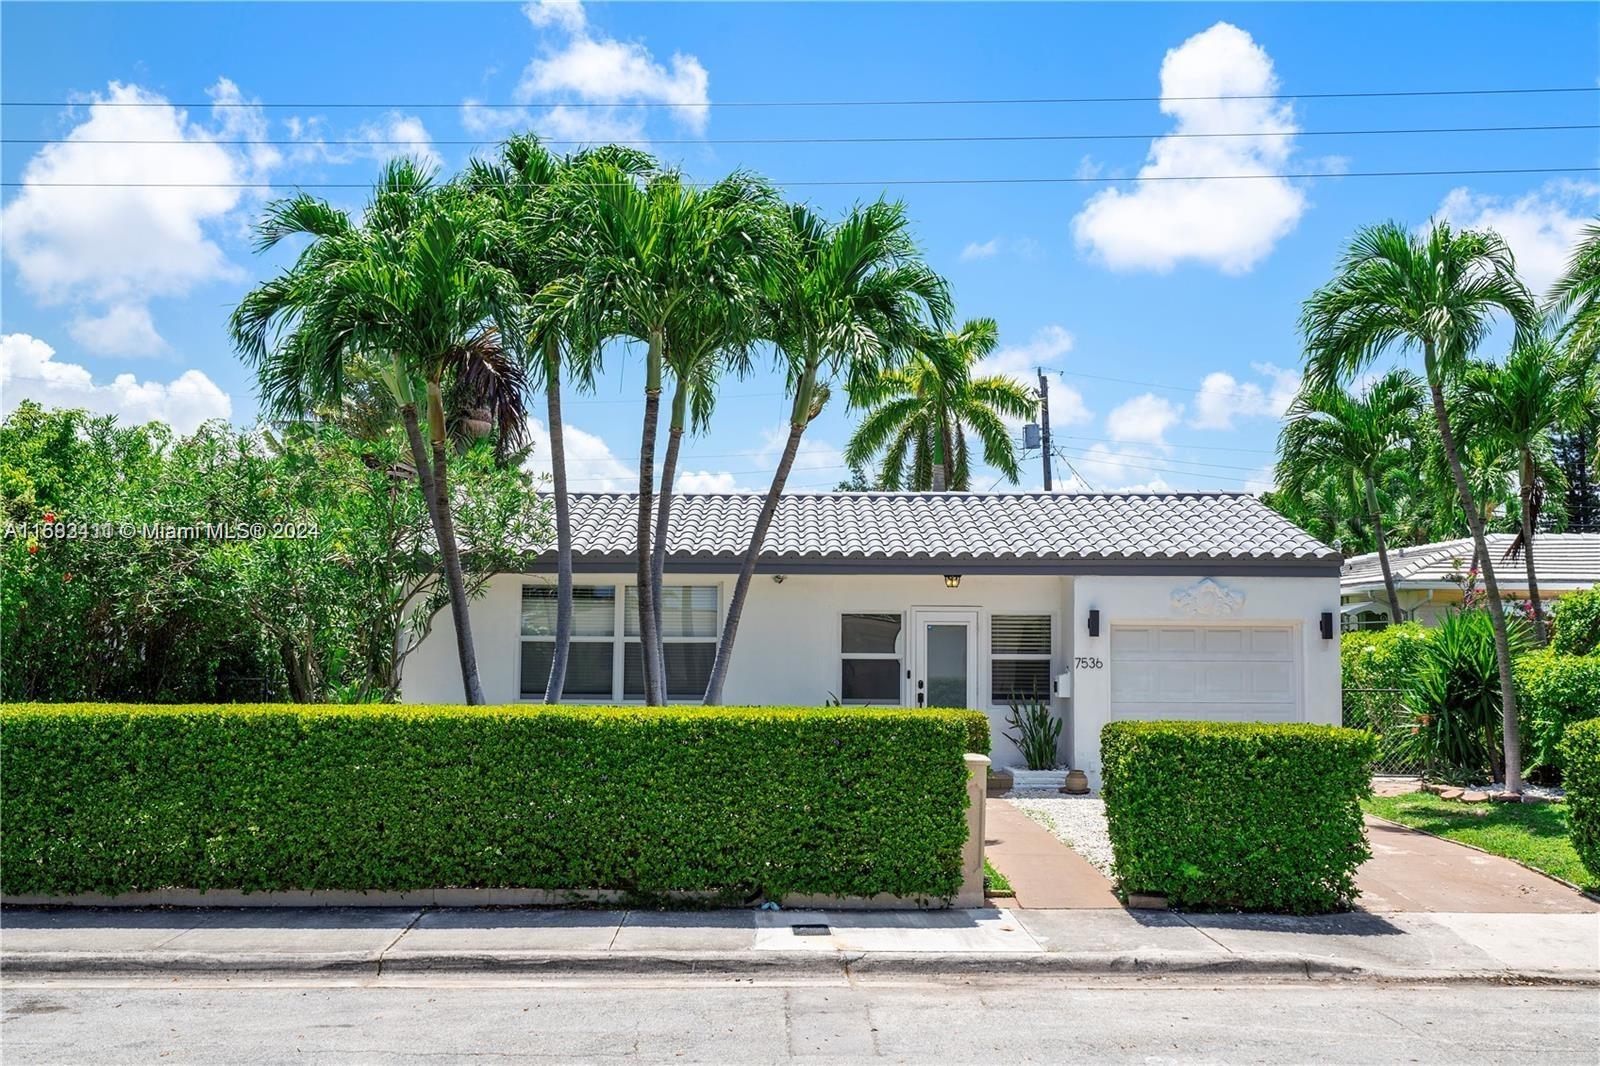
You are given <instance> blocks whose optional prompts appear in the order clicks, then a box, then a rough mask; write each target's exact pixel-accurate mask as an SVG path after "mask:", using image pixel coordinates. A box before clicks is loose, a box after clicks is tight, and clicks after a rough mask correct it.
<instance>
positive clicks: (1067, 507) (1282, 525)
mask: <svg viewBox="0 0 1600 1066" xmlns="http://www.w3.org/2000/svg"><path fill="white" fill-rule="evenodd" d="M635 501H636V497H634V496H632V495H629V494H579V495H575V496H574V497H573V502H572V521H573V528H574V556H575V569H576V573H577V579H576V591H575V601H576V610H575V617H576V622H575V627H574V636H573V646H572V651H571V665H570V668H569V673H568V677H567V688H566V698H567V699H568V700H572V701H592V702H604V703H622V702H628V701H632V700H638V699H640V698H641V697H642V694H643V685H642V679H641V671H640V668H639V661H640V659H639V648H638V643H637V639H638V638H637V632H638V630H637V621H636V618H635V612H636V608H635V606H634V604H635V600H634V596H635V592H634V589H633V585H634V576H633V563H632V553H633V539H634V528H635V526H634V523H635V520H636V517H635V515H636V512H635V506H636V503H635ZM760 506H761V497H760V496H759V495H756V494H707V495H688V496H684V497H682V498H680V499H678V500H677V502H676V504H675V506H674V510H673V515H672V529H671V532H670V535H669V538H668V556H667V564H666V574H667V577H666V582H665V584H666V590H665V596H664V601H665V603H664V611H663V616H664V630H665V642H666V665H667V671H668V675H669V688H670V689H671V692H672V698H673V699H674V700H681V701H683V702H692V701H694V700H697V699H698V698H699V697H700V695H701V694H702V691H703V689H704V685H705V681H706V678H707V676H708V675H709V672H710V669H711V662H712V659H713V657H714V655H715V648H716V641H717V637H718V634H719V632H720V629H721V624H722V620H723V617H724V613H725V612H726V610H727V605H728V598H729V596H730V594H731V592H732V588H733V584H734V579H735V575H736V572H737V569H738V566H739V563H740V561H741V558H742V553H743V551H744V548H745V545H746V543H747V538H748V536H749V532H750V530H751V529H752V528H753V526H754V524H755V519H756V514H757V512H758V510H759V508H760ZM1339 566H1340V557H1339V554H1338V553H1337V552H1336V551H1335V550H1333V549H1332V548H1330V547H1328V546H1326V545H1324V544H1321V543H1319V542H1317V541H1316V540H1314V539H1313V538H1312V537H1310V536H1309V535H1308V534H1306V533H1305V532H1304V531H1302V530H1300V529H1299V528H1297V527H1296V526H1294V525H1293V524H1292V523H1290V522H1289V521H1288V520H1286V519H1284V518H1283V517H1281V516H1280V515H1278V514H1276V513H1275V512H1273V511H1271V510H1270V509H1268V508H1267V507H1266V506H1265V505H1263V504H1262V503H1261V502H1260V501H1259V500H1257V499H1256V498H1254V497H1253V496H1249V495H1244V494H1233V493H1095V494H1065V493H1057V494H1041V493H1005V494H1000V493H954V492H953V493H937V494H935V493H887V492H862V493H814V494H794V495H788V496H785V497H783V500H782V503H781V505H780V507H779V509H778V513H777V517H776V520H775V522H774V524H773V527H772V529H771V531H770V533H769V535H768V537H767V543H766V546H765V549H764V551H763V552H762V554H761V559H760V567H759V570H758V571H757V576H756V579H755V582H754V584H753V585H752V587H751V591H750V595H749V598H748V602H747V604H746V607H745V611H744V616H743V620H742V623H741V625H740V628H739V634H738V642H737V644H736V646H735V652H734V657H733V660H732V665H731V669H730V672H729V676H728V681H727V686H726V690H725V693H724V696H725V702H726V703H727V704H729V705H739V704H800V705H818V704H822V703H824V702H825V701H828V700H830V699H838V700H841V701H842V702H844V703H846V704H876V705H894V706H906V707H918V706H966V707H973V708H978V709H980V710H982V711H984V712H985V713H986V714H987V715H988V716H989V719H990V723H991V728H992V730H993V735H994V762H995V765H997V766H1008V765H1016V764H1018V763H1020V759H1018V758H1017V754H1016V750H1015V748H1014V747H1013V746H1012V745H1011V744H1010V742H1009V741H1007V740H1006V739H1005V737H1004V736H1003V735H1002V734H1003V730H1004V720H1005V717H1006V715H1007V713H1008V712H1009V709H1010V706H1011V704H1013V703H1014V702H1017V701H1019V700H1026V699H1027V698H1029V697H1030V696H1033V695H1038V696H1039V697H1041V698H1044V699H1047V700H1049V701H1050V706H1051V707H1052V708H1053V710H1054V711H1055V712H1056V713H1057V714H1059V715H1062V716H1064V718H1065V721H1066V727H1065V728H1064V730H1063V737H1062V751H1061V759H1062V763H1063V765H1071V766H1075V767H1078V768H1081V769H1083V770H1085V771H1087V772H1088V774H1089V775H1090V778H1091V780H1092V781H1095V782H1098V779H1099V769H1100V759H1099V736H1100V729H1101V727H1102V726H1104V725H1105V724H1106V723H1107V722H1109V721H1112V720H1113V719H1118V718H1210V719H1219V720H1230V721H1233V720H1259V721H1273V722H1296V721H1305V722H1323V723H1337V722H1338V721H1339V716H1340V700H1339V648H1338V626H1337V624H1336V619H1337V617H1338V610H1339ZM554 602H555V587H554V577H553V553H552V554H549V555H544V556H540V557H538V558H534V559H530V560H529V562H528V564H527V566H526V567H525V570H524V572H521V573H505V574H499V575H496V576H495V577H494V578H492V579H491V580H490V583H489V585H488V588H487V591H486V593H485V594H484V595H483V596H481V597H480V598H479V599H477V600H476V601H474V603H473V605H472V620H473V634H474V638H475V642H476V647H477V653H478V663H479V669H480V674H481V678H482V682H483V686H484V690H485V693H486V695H487V697H488V699H489V700H490V701H491V702H495V703H500V702H506V703H509V702H516V701H519V700H528V701H531V700H537V699H540V698H542V695H543V690H544V686H545V682H546V679H547V676H548V672H549V662H550V647H551V634H552V630H553V622H554ZM402 697H403V699H405V700H406V701H408V702H459V701H460V700H461V698H462V687H461V680H460V672H459V667H458V664H457V660H456V651H455V640H454V634H453V633H452V632H451V629H450V620H449V616H448V613H446V614H444V615H442V616H441V617H440V619H439V621H438V623H437V624H436V627H435V630H434V632H433V634H432V635H431V636H430V637H429V638H428V639H427V640H426V641H424V643H423V644H422V646H421V647H419V648H418V649H417V650H416V652H415V653H413V655H412V657H411V661H410V662H408V664H407V666H406V670H405V674H404V683H403V686H402Z"/></svg>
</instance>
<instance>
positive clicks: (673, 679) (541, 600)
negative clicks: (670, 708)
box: [521, 585, 720, 700]
mask: <svg viewBox="0 0 1600 1066" xmlns="http://www.w3.org/2000/svg"><path fill="white" fill-rule="evenodd" d="M617 591H618V589H617V586H615V585H575V586H574V587H573V589H572V642H571V644H569V645H568V650H567V684H566V687H565V689H563V690H562V695H563V697H564V698H566V699H569V700H616V699H623V700H637V699H643V698H644V666H643V659H644V656H643V653H642V652H641V651H640V647H639V590H638V589H637V588H635V587H634V586H632V585H629V586H626V587H625V588H624V589H623V590H622V599H621V601H620V603H619V601H618V597H617ZM661 592H662V596H661V631H662V640H663V643H664V645H665V654H666V668H667V696H668V698H669V699H677V700H698V699H700V698H701V697H702V696H704V695H705V692H706V682H708V681H709V680H711V665H712V662H713V661H714V660H715V659H716V656H717V637H718V635H719V626H720V619H719V618H718V614H717V610H718V602H717V597H718V589H717V586H716V585H668V586H667V587H666V588H664V589H662V590H661ZM619 610H620V612H621V614H620V615H619V614H618V612H619ZM555 634H556V589H555V586H554V585H524V586H523V588H522V681H521V692H522V698H523V699H527V700H537V699H543V698H544V692H545V688H546V686H547V685H548V684H549V681H550V660H551V657H552V655H553V654H554V649H555Z"/></svg>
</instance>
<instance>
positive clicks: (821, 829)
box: [0, 704, 983, 901]
mask: <svg viewBox="0 0 1600 1066" xmlns="http://www.w3.org/2000/svg"><path fill="white" fill-rule="evenodd" d="M974 718H976V719H980V720H981V719H982V718H983V716H982V715H981V714H975V713H974V712H968V711H907V710H883V709H873V708H848V709H845V708H835V709H827V710H823V709H819V708H766V707H763V708H700V707H692V708H691V707H671V708H653V709H641V708H616V707H588V708H548V707H532V706H510V707H490V708H481V707H478V708H466V707H416V706H409V707H394V706H381V705H379V706H362V707H300V706H294V705H256V706H148V705H147V706H125V705H104V704H102V705H42V704H21V705H13V706H9V707H5V708H3V709H0V727H3V729H4V735H5V744H4V746H3V748H0V803H3V807H4V810H5V818H6V831H5V833H4V835H3V837H0V883H3V887H4V891H5V892H7V893H47V894H68V893H79V892H104V893H117V892H130V891H141V890H152V889H160V888H164V887H181V888H190V889H238V890H244V891H265V890H284V889H354V890H383V889H389V890H403V889H420V888H428V887H447V886H448V887H490V888H493V887H505V888H512V887H520V888H538V889H551V890H562V889H583V888H602V889H616V890H621V891H623V892H624V893H626V894H628V895H630V896H632V897H636V898H640V899H653V898H659V897H660V896H661V895H662V894H664V893H667V892H672V891H677V890H683V891H694V892H709V893H714V894H716V895H717V896H719V897H720V898H722V899H725V900H730V901H742V900H747V899H755V898H761V897H769V898H772V899H782V898H783V897H784V896H786V895H789V894H791V893H828V894H838V895H859V896H866V895H872V894H875V893H880V892H881V893H890V894H893V895H897V896H908V897H929V898H947V897H949V896H952V895H953V894H954V893H955V892H956V891H957V889H958V888H959V886H960V883H961V873H962V869H961V849H962V844H963V842H964V840H965V838H966V814H965V809H966V806H967V798H966V797H967V791H966V788H967V769H966V764H965V761H964V759H963V755H964V753H965V752H966V750H967V748H968V746H969V744H968V741H969V738H970V737H971V735H972V729H973V723H972V721H971V720H972V719H974Z"/></svg>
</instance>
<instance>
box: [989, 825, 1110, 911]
mask: <svg viewBox="0 0 1600 1066" xmlns="http://www.w3.org/2000/svg"><path fill="white" fill-rule="evenodd" d="M984 850H985V853H986V854H987V855H988V858H989V862H990V863H992V864H993V865H994V868H995V869H997V870H999V871H1000V872H1001V873H1003V874H1005V875H1006V880H1008V881H1010V882H1011V888H1012V890H1013V891H1015V892H1016V906H1017V907H1018V908H1021V909H1025V910H1041V909H1066V910H1084V909H1100V908H1106V907H1121V906H1122V901H1121V900H1119V899H1118V898H1117V894H1116V893H1115V892H1113V891H1112V890H1111V882H1110V881H1108V880H1106V878H1105V875H1104V874H1102V873H1101V872H1100V871H1099V870H1096V869H1095V868H1094V867H1093V866H1091V865H1089V862H1088V860H1087V859H1085V858H1084V857H1083V856H1082V855H1079V854H1078V853H1077V852H1076V851H1073V850H1072V849H1071V848H1070V847H1068V846H1067V845H1065V844H1063V843H1062V842H1061V841H1060V840H1058V839H1056V837H1055V835H1054V834H1053V833H1051V832H1050V831H1049V830H1048V829H1046V828H1045V827H1044V826H1042V825H1040V824H1039V823H1038V822H1035V821H1034V820H1033V819H1032V818H1029V817H1028V816H1027V815H1025V814H1023V813H1022V812H1021V811H1019V810H1017V808H1016V807H1015V806H1013V805H1012V804H1010V803H1007V802H1006V801H1005V800H995V799H992V800H989V801H988V803H987V805H986V806H985V807H984Z"/></svg>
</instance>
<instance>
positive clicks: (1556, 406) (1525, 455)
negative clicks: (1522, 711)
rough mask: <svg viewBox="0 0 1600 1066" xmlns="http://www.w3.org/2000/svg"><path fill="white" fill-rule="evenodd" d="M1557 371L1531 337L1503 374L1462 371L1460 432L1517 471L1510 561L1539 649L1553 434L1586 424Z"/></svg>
mask: <svg viewBox="0 0 1600 1066" xmlns="http://www.w3.org/2000/svg"><path fill="white" fill-rule="evenodd" d="M1562 371H1563V368H1562V360H1561V355H1560V353H1559V351H1558V350H1557V348H1556V346H1555V343H1554V342H1553V341H1552V340H1550V339H1549V338H1546V337H1535V338H1530V339H1528V340H1526V341H1524V342H1523V343H1521V344H1519V345H1517V346H1516V347H1515V348H1513V349H1512V351H1511V355H1510V356H1509V357H1508V358H1507V359H1506V361H1505V364H1504V365H1502V366H1496V365H1494V364H1489V363H1475V364H1473V365H1471V366H1469V367H1467V369H1466V372H1465V373H1464V374H1463V375H1462V376H1461V381H1460V391H1461V396H1460V401H1459V403H1460V407H1461V411H1462V430H1463V432H1464V433H1465V434H1467V435H1468V436H1470V437H1473V438H1475V439H1476V440H1478V441H1479V442H1481V444H1482V445H1483V446H1484V447H1486V448H1487V449H1489V450H1491V451H1493V452H1495V453H1497V454H1499V455H1501V456H1504V457H1505V458H1507V459H1508V460H1510V461H1511V462H1513V463H1515V467H1516V476H1517V484H1518V502H1519V504H1520V506H1519V508H1518V511H1519V525H1520V528H1519V529H1518V531H1517V538H1516V540H1515V541H1513V542H1512V545H1511V551H1510V552H1509V553H1508V555H1509V557H1512V558H1514V557H1515V556H1516V555H1517V554H1519V553H1520V554H1521V555H1522V558H1523V562H1524V563H1525V564H1526V566H1527V572H1528V597H1529V600H1530V601H1531V603H1532V605H1533V632H1534V639H1535V640H1537V641H1538V642H1539V643H1541V644H1543V643H1544V642H1545V640H1546V639H1547V636H1548V627H1547V624H1546V622H1545V613H1544V603H1543V601H1542V600H1541V598H1540V596H1539V578H1538V575H1537V574H1536V573H1535V571H1534V565H1533V557H1534V545H1533V538H1534V531H1535V529H1537V528H1538V524H1539V512H1540V510H1541V508H1542V507H1543V506H1544V502H1545V499H1546V496H1547V495H1548V494H1549V493H1550V491H1551V490H1552V489H1554V490H1555V492H1556V494H1557V499H1558V500H1559V493H1560V491H1561V489H1563V488H1564V486H1563V485H1562V484H1561V480H1560V479H1561V470H1560V467H1559V466H1558V465H1557V464H1556V463H1555V457H1554V453H1553V449H1552V446H1551V434H1552V433H1553V432H1554V431H1555V430H1556V429H1557V428H1559V427H1562V426H1565V425H1571V424H1573V423H1575V422H1577V421H1578V420H1580V419H1581V418H1582V417H1583V414H1582V412H1583V397H1582V396H1581V395H1580V393H1579V392H1578V391H1577V390H1576V389H1573V388H1572V387H1571V384H1570V382H1569V381H1568V380H1567V379H1566V377H1565V376H1564V374H1563V372H1562Z"/></svg>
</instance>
